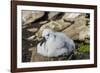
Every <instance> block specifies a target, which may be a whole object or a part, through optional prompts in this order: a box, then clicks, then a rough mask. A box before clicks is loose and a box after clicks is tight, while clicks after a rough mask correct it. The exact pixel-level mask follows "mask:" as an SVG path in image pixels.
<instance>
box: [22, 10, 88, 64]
mask: <svg viewBox="0 0 100 73" xmlns="http://www.w3.org/2000/svg"><path fill="white" fill-rule="evenodd" d="M89 26H90V14H88V13H72V12H69V13H68V12H66V13H65V12H42V11H27V10H23V11H22V62H30V61H32V62H33V61H56V60H77V59H78V60H79V59H89V49H90V47H89V44H90V43H89V40H90V34H89V31H90V30H89V28H90V27H89ZM45 28H51V29H52V30H54V31H58V32H64V33H65V34H66V35H67V36H69V37H70V38H72V39H73V40H74V42H75V44H76V50H75V51H74V53H73V54H71V55H70V56H60V57H52V58H49V57H44V56H41V55H39V54H37V53H36V46H37V44H38V43H39V41H40V40H41V34H42V31H43V29H45Z"/></svg>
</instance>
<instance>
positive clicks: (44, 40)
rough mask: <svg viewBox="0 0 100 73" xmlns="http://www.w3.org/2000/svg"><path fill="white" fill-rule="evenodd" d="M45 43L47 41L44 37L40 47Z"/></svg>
mask: <svg viewBox="0 0 100 73" xmlns="http://www.w3.org/2000/svg"><path fill="white" fill-rule="evenodd" d="M45 42H46V39H45V37H43V38H42V39H41V42H40V46H41V45H42V44H43V43H45Z"/></svg>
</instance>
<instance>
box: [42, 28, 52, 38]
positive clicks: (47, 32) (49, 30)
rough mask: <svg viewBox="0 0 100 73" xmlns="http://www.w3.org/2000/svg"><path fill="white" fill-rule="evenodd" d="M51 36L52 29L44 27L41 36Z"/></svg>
mask: <svg viewBox="0 0 100 73" xmlns="http://www.w3.org/2000/svg"><path fill="white" fill-rule="evenodd" d="M51 36H53V31H52V30H51V29H44V30H43V32H42V37H44V38H45V39H46V40H48V39H49V37H51Z"/></svg>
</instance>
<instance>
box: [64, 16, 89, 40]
mask: <svg viewBox="0 0 100 73" xmlns="http://www.w3.org/2000/svg"><path fill="white" fill-rule="evenodd" d="M88 29H89V28H87V26H86V19H85V15H80V16H79V17H78V18H76V19H75V23H74V24H73V25H71V26H70V27H68V28H66V29H65V30H64V31H63V32H64V33H65V34H66V35H68V36H69V37H70V38H72V39H73V40H85V38H86V37H87V34H88V32H89V31H88Z"/></svg>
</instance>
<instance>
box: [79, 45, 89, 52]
mask: <svg viewBox="0 0 100 73" xmlns="http://www.w3.org/2000/svg"><path fill="white" fill-rule="evenodd" d="M89 51H90V45H89V44H83V43H82V44H81V45H80V48H79V52H82V53H87V52H89Z"/></svg>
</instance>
